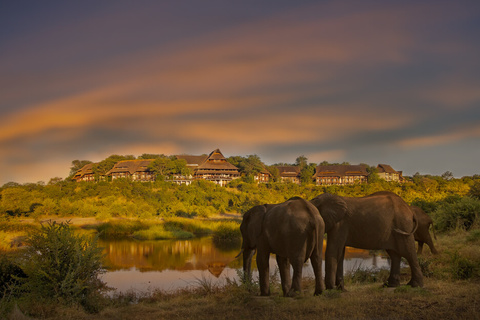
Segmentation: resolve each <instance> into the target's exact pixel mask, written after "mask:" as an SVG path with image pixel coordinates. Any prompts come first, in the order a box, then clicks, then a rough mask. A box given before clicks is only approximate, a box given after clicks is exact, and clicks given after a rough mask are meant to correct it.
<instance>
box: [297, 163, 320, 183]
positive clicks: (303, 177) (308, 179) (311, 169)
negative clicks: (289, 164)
mask: <svg viewBox="0 0 480 320" xmlns="http://www.w3.org/2000/svg"><path fill="white" fill-rule="evenodd" d="M315 168H316V164H315V163H310V164H308V165H307V166H304V167H303V169H302V170H301V171H300V181H301V182H302V183H303V184H310V183H312V182H313V175H314V174H315Z"/></svg>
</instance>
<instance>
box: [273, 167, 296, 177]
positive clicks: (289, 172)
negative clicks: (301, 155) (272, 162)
mask: <svg viewBox="0 0 480 320" xmlns="http://www.w3.org/2000/svg"><path fill="white" fill-rule="evenodd" d="M276 168H277V169H278V173H279V175H280V177H297V176H299V175H300V171H301V168H300V167H299V166H277V167H276Z"/></svg>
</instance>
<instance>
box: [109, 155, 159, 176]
mask: <svg viewBox="0 0 480 320" xmlns="http://www.w3.org/2000/svg"><path fill="white" fill-rule="evenodd" d="M152 161H154V160H153V159H147V160H143V159H141V160H122V161H119V162H117V163H115V165H114V166H113V168H112V169H111V170H110V171H108V172H107V175H111V174H112V173H122V172H128V173H129V174H134V173H135V172H147V171H150V170H148V166H149V165H150V163H152Z"/></svg>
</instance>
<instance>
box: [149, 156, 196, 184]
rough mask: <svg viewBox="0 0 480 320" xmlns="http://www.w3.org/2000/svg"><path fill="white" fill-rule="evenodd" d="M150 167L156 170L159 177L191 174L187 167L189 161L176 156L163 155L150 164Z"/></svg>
mask: <svg viewBox="0 0 480 320" xmlns="http://www.w3.org/2000/svg"><path fill="white" fill-rule="evenodd" d="M148 169H149V170H151V171H152V172H154V174H155V175H156V177H157V179H160V180H165V179H167V178H169V177H170V178H171V177H173V176H175V175H180V176H189V175H190V174H191V170H190V169H189V168H188V167H187V161H185V160H184V159H177V157H175V156H169V157H167V156H165V155H164V156H161V157H159V158H157V159H155V160H154V161H152V163H150V165H149V166H148Z"/></svg>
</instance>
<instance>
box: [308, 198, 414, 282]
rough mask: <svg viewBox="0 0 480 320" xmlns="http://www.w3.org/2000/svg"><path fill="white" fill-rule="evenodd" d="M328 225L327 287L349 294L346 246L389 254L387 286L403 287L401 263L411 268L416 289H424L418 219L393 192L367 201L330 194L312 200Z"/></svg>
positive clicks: (326, 225)
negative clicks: (345, 276) (345, 278)
mask: <svg viewBox="0 0 480 320" xmlns="http://www.w3.org/2000/svg"><path fill="white" fill-rule="evenodd" d="M311 203H312V204H313V205H315V207H317V209H318V211H319V213H320V214H321V215H322V217H323V220H324V222H325V229H326V233H327V248H326V252H325V287H326V288H327V289H333V288H335V287H336V288H338V289H341V290H345V287H344V281H343V260H344V256H345V246H350V247H355V248H360V249H369V250H379V249H384V250H386V251H387V253H388V255H389V256H390V258H391V269H390V276H389V278H388V281H387V283H386V285H387V286H390V287H396V286H399V285H400V262H401V258H402V257H405V258H406V259H407V261H408V263H409V265H410V269H411V280H410V282H409V283H408V284H409V285H411V286H412V287H423V275H422V271H421V269H420V265H419V263H418V259H417V255H416V252H415V239H414V233H415V231H416V228H417V226H418V224H417V221H416V219H415V215H414V214H413V212H412V210H411V209H410V207H409V206H408V204H407V203H405V201H403V199H402V198H400V197H399V196H397V195H396V194H394V193H392V192H380V193H377V194H372V195H369V196H366V197H360V198H353V197H341V196H338V195H333V194H329V193H324V194H321V195H319V196H317V197H315V198H313V199H312V200H311Z"/></svg>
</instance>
